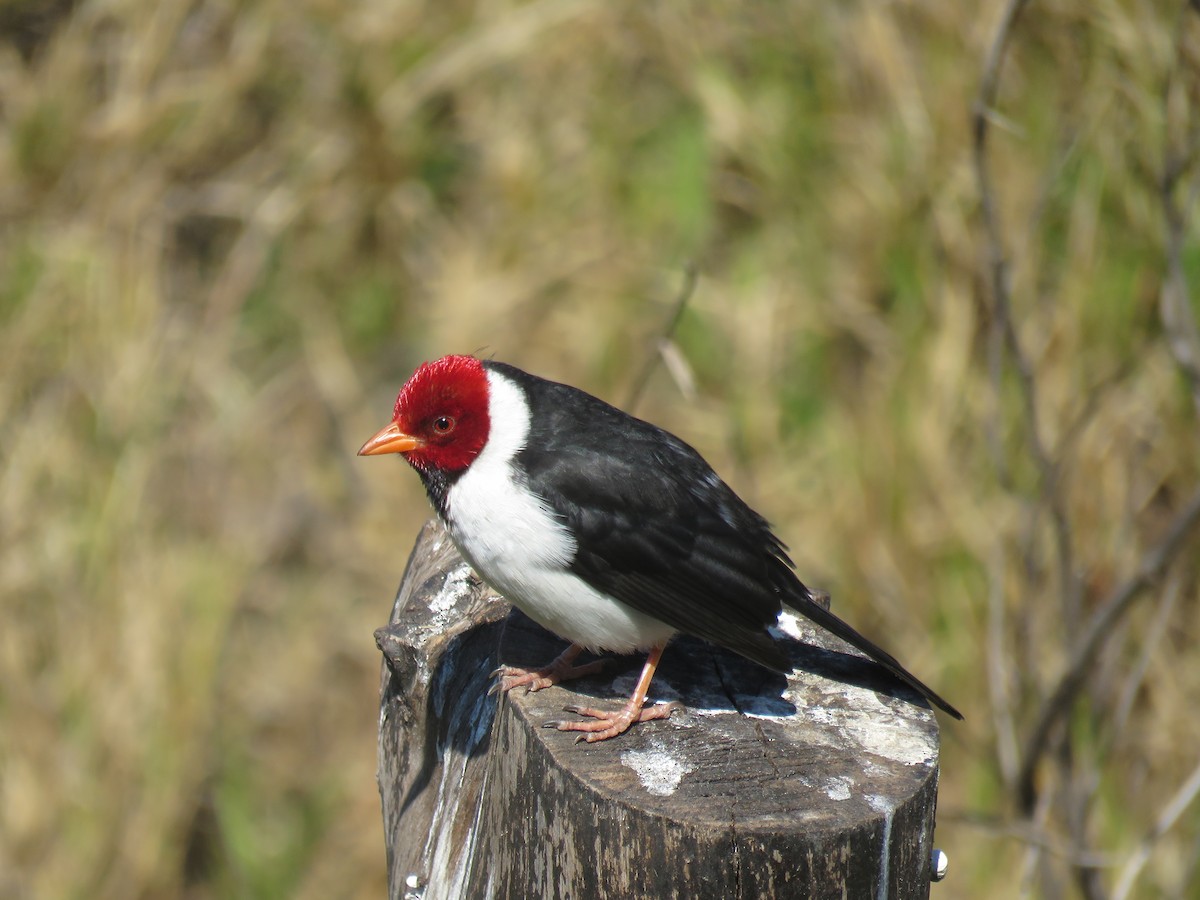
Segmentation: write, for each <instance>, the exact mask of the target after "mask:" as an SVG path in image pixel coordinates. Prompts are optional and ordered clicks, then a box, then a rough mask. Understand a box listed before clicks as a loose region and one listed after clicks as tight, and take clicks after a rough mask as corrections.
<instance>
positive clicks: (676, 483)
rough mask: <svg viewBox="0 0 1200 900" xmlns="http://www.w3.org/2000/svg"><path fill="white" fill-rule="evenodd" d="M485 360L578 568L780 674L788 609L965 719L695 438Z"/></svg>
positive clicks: (665, 618)
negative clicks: (832, 603)
mask: <svg viewBox="0 0 1200 900" xmlns="http://www.w3.org/2000/svg"><path fill="white" fill-rule="evenodd" d="M484 365H485V366H486V367H487V368H489V369H492V370H494V371H496V372H498V373H500V374H502V375H504V376H505V377H506V378H509V379H510V380H512V381H513V382H515V383H516V384H517V385H518V386H520V387H521V388H522V389H523V392H524V393H525V395H526V398H527V400H528V403H529V406H530V413H531V421H530V433H529V438H528V441H527V444H526V446H525V448H524V449H523V450H521V451H520V453H518V455H517V457H516V465H517V468H518V473H517V474H518V476H520V477H524V478H525V479H526V480H527V484H528V486H529V487H530V488H531V489H532V490H533V491H534V492H535V493H537V494H538V495H540V496H541V498H542V499H543V500H544V501H545V503H546V504H547V506H548V507H549V508H550V509H551V510H553V511H554V513H555V514H556V515H557V516H558V517H559V519H560V520H561V521H562V523H563V524H564V525H565V526H567V528H569V529H570V531H571V533H572V534H573V535H574V537H575V540H576V542H577V547H576V553H575V557H574V560H573V561H572V563H571V570H572V571H573V572H574V573H575V574H576V575H577V576H579V577H580V578H581V579H583V580H584V581H585V582H587V583H588V584H589V585H591V586H592V587H593V588H595V589H596V590H598V591H601V592H603V593H606V594H608V595H610V596H612V597H615V598H617V599H618V600H620V601H622V602H623V603H625V604H627V605H628V606H630V607H632V608H633V609H636V610H638V611H639V612H642V613H645V614H647V615H650V616H653V617H654V618H656V619H658V620H660V621H662V622H665V623H667V624H668V625H670V626H671V627H672V628H675V629H677V630H679V631H682V632H684V633H687V634H692V635H695V636H697V637H700V638H703V639H704V640H707V641H711V642H712V643H714V644H717V645H719V646H722V647H726V648H728V649H729V650H732V651H734V652H736V653H740V654H742V655H743V656H745V657H747V658H748V659H751V660H753V661H755V662H757V663H759V664H761V665H763V666H766V667H768V668H770V669H774V670H776V671H780V672H787V671H788V670H789V668H790V666H789V664H788V661H787V657H786V656H785V654H784V653H783V652H782V651H781V650H780V648H779V647H778V646H776V644H775V642H774V641H773V640H772V639H771V637H770V636H769V634H768V633H767V630H766V629H767V626H768V625H772V624H774V623H775V621H776V620H777V618H778V616H779V613H780V611H781V608H782V605H784V604H786V605H787V606H789V607H791V608H793V609H795V610H796V611H798V612H800V613H802V614H804V615H806V616H808V617H809V618H811V619H813V620H814V621H815V622H817V624H819V625H821V626H823V627H824V628H826V629H828V630H829V631H831V632H832V633H834V634H835V635H837V636H838V637H840V638H842V639H843V640H845V641H847V642H848V643H850V644H852V645H853V646H855V647H858V648H859V649H860V650H862V651H863V652H865V653H866V654H867V655H868V656H871V657H872V658H873V659H875V660H876V661H877V662H879V663H880V664H881V665H883V666H884V667H885V668H887V669H889V670H890V671H892V672H893V673H894V674H896V675H897V676H898V677H899V678H901V679H902V680H903V681H905V682H907V683H908V684H910V685H912V686H913V687H915V688H916V689H917V690H918V691H920V692H921V693H922V694H923V695H924V696H926V697H928V698H929V699H930V700H932V701H933V702H934V703H936V704H937V705H938V706H940V707H942V708H943V709H945V710H946V711H948V712H950V713H951V714H953V715H955V716H958V717H959V718H961V716H959V714H958V712H957V710H955V709H954V708H953V707H951V706H950V705H949V704H948V703H946V701H945V700H942V698H941V697H939V696H938V695H937V694H935V693H934V692H933V691H932V690H931V689H930V688H928V687H927V686H926V685H924V684H923V683H921V682H920V681H919V680H918V679H917V678H916V677H915V676H913V675H912V674H910V673H909V672H908V671H907V670H905V669H904V668H903V667H902V666H901V665H900V663H899V662H897V661H896V660H895V659H894V658H893V657H892V656H890V655H889V654H888V653H886V652H885V651H884V650H882V649H881V648H879V647H877V646H876V645H875V644H873V643H872V642H870V641H869V640H867V639H866V638H865V637H863V636H862V635H860V634H859V633H858V632H857V631H855V630H854V629H853V628H851V627H850V626H849V625H847V624H846V623H845V622H843V621H842V620H841V619H839V618H838V617H837V616H835V615H833V614H832V613H830V612H828V611H827V610H825V609H824V608H823V607H821V606H819V605H818V604H817V603H816V602H815V601H814V600H813V597H812V593H811V592H810V591H809V589H808V588H807V587H806V586H805V585H804V584H803V582H801V581H800V579H799V578H798V577H797V576H796V574H795V572H794V571H793V569H792V561H791V559H789V558H788V555H787V548H786V547H785V546H784V545H783V543H782V542H781V541H780V540H779V539H778V538H777V537H776V536H775V535H774V533H773V532H772V531H771V528H770V526H769V525H768V523H767V521H766V520H765V519H764V518H763V517H762V516H760V515H759V514H758V513H756V512H755V511H754V510H753V509H751V508H750V507H749V506H748V505H747V504H746V503H745V502H744V501H743V500H742V499H741V498H740V497H739V496H738V495H737V494H736V493H734V491H733V489H732V488H730V487H729V486H728V485H726V484H725V482H724V481H722V480H721V479H720V477H718V476H717V474H716V473H715V472H714V471H713V469H712V467H711V466H709V465H708V463H707V462H705V461H704V458H703V457H701V456H700V454H699V453H697V452H696V451H695V450H694V449H693V448H692V447H690V446H689V445H688V444H686V443H685V442H683V441H682V440H680V439H679V438H677V437H675V436H674V435H673V434H671V433H669V432H667V431H664V430H663V429H661V428H659V427H658V426H656V425H652V424H650V423H649V422H645V421H643V420H641V419H638V418H635V417H633V416H630V415H628V414H627V413H624V412H621V411H620V410H618V409H617V408H616V407H613V406H611V405H609V404H607V403H605V402H604V401H602V400H600V399H598V398H596V397H593V396H592V395H590V394H588V393H586V392H584V391H581V390H579V389H577V388H573V387H570V386H569V385H564V384H558V383H556V382H552V381H547V380H545V379H542V378H538V377H536V376H534V375H530V374H528V373H527V372H524V371H522V370H520V369H517V368H514V367H512V366H509V365H506V364H504V363H497V362H491V361H488V362H485V363H484Z"/></svg>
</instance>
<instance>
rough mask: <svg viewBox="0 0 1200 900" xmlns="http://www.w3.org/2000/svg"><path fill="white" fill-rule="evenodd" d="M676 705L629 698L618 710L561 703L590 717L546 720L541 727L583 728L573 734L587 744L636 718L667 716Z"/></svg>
mask: <svg viewBox="0 0 1200 900" xmlns="http://www.w3.org/2000/svg"><path fill="white" fill-rule="evenodd" d="M678 705H679V704H677V703H652V704H651V705H649V706H639V705H638V704H636V703H635V702H634V701H633V700H630V701H629V702H628V703H626V704H625V705H624V706H623V707H622V708H621V709H619V710H617V711H613V710H606V709H596V708H595V707H591V706H564V707H563V710H564V711H565V712H569V713H575V714H576V715H579V716H587V717H588V718H589V719H591V720H593V721H584V722H567V721H555V722H546V723H545V724H544V725H543V726H542V727H543V728H557V729H558V730H559V731H582V732H583V734H581V735H579V737H577V738H575V743H577V744H578V743H579V742H580V741H587V742H588V743H589V744H594V743H595V742H596V741H607V740H608V739H609V738H614V737H616V736H617V735H618V734H624V733H625V732H626V731H628V730H629V729H630V728H631V727H632V726H633V725H635V724H636V723H638V722H649V721H652V720H653V719H666V718H669V717H670V715H671V712H672V711H673V710H674V709H675V707H676V706H678Z"/></svg>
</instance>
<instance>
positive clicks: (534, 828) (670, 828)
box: [376, 523, 938, 900]
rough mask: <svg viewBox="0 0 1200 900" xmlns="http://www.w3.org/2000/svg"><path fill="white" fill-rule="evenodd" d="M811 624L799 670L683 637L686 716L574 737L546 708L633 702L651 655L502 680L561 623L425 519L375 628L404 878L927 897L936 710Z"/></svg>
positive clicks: (627, 891) (514, 887) (578, 899)
mask: <svg viewBox="0 0 1200 900" xmlns="http://www.w3.org/2000/svg"><path fill="white" fill-rule="evenodd" d="M797 627H798V634H799V637H800V639H799V640H794V639H793V640H787V638H783V639H784V640H787V642H788V644H789V646H790V648H791V653H792V656H793V660H794V662H795V664H796V671H795V672H794V673H793V674H792V675H791V676H790V677H788V678H784V677H783V676H780V675H775V674H773V673H771V672H768V671H767V670H765V669H762V668H760V667H759V666H756V665H754V664H753V663H749V662H747V661H745V660H743V659H741V658H740V657H738V656H735V655H733V654H729V653H726V652H725V651H722V650H719V649H716V648H713V647H711V646H709V645H707V644H705V643H703V642H700V641H696V640H692V639H690V638H683V637H681V638H677V639H676V640H675V641H673V642H672V644H671V645H670V646H669V647H668V649H667V652H666V654H665V655H664V657H663V663H662V666H661V667H660V668H659V671H658V675H657V676H656V677H655V679H654V685H653V687H652V689H651V697H652V698H653V699H660V700H678V701H680V703H681V704H682V705H681V707H680V708H679V709H677V710H676V711H675V712H674V713H673V714H672V716H671V718H670V719H669V720H665V721H656V722H650V723H646V724H643V725H637V726H634V728H633V729H632V730H630V731H629V732H628V733H626V734H624V735H622V736H621V737H619V738H617V739H615V740H610V741H605V742H602V743H599V744H592V745H589V744H576V743H575V737H576V736H575V735H573V734H570V733H563V732H558V731H555V730H552V729H547V728H543V727H541V726H542V725H543V724H544V723H546V722H548V721H552V720H555V719H559V718H562V717H563V715H564V714H563V712H562V708H563V706H565V705H568V704H572V703H581V704H584V705H596V704H612V705H614V707H615V706H616V705H617V704H619V703H620V702H623V700H624V698H625V697H626V696H627V695H628V693H629V689H630V687H631V686H632V684H633V680H634V679H635V678H636V676H637V672H638V668H639V667H640V665H641V662H642V660H641V659H640V658H638V657H628V658H620V659H618V660H616V661H615V662H614V663H613V664H612V665H610V667H609V668H608V670H606V671H605V672H604V673H602V674H601V675H598V676H595V677H592V678H588V679H583V680H580V681H578V682H575V683H572V684H570V685H568V686H566V687H554V688H550V689H548V690H545V691H539V692H538V693H534V694H528V693H525V692H524V691H522V690H520V689H518V690H517V691H514V692H513V693H511V694H509V695H508V696H507V697H504V698H497V697H489V696H487V690H488V688H489V686H490V684H491V679H490V677H489V673H490V672H491V671H492V669H494V668H495V667H496V665H498V663H499V662H501V661H502V662H507V663H514V664H542V663H545V662H548V661H549V660H550V659H551V658H553V657H554V655H555V654H557V653H558V652H559V651H560V650H562V648H563V647H564V646H565V642H564V641H561V640H559V639H558V638H556V637H554V636H553V635H550V634H548V633H547V632H545V631H544V630H542V629H540V628H539V627H538V626H536V625H534V624H533V623H532V622H530V621H529V620H528V619H526V618H525V617H524V616H522V615H521V614H520V613H519V612H516V611H513V612H512V613H511V614H510V607H509V605H508V604H507V603H505V602H504V601H503V600H502V599H501V598H499V597H498V596H497V595H496V594H494V593H493V592H492V591H490V590H489V589H488V588H486V587H485V586H484V585H482V584H481V583H480V582H479V580H478V579H477V578H476V577H475V576H474V575H473V574H472V573H471V571H470V569H469V568H468V567H467V565H466V564H465V563H464V562H463V561H462V558H461V557H460V556H459V555H458V552H457V550H456V549H455V548H454V545H453V544H452V543H451V541H450V540H449V538H448V537H447V536H446V534H445V532H444V531H443V530H442V528H441V527H440V525H438V524H436V523H430V524H429V525H426V526H425V528H424V530H422V532H421V534H420V536H419V537H418V539H417V543H416V546H415V548H414V550H413V554H412V557H411V558H410V559H409V564H408V569H407V571H406V572H405V575H404V579H403V582H402V583H401V586H400V591H399V594H398V596H397V598H396V603H395V607H394V609H393V613H392V619H391V624H389V625H388V626H387V627H386V628H381V629H380V630H379V631H377V632H376V640H377V642H378V644H379V647H380V649H381V650H382V651H383V655H384V663H385V664H384V666H383V679H382V688H381V711H380V725H379V790H380V794H381V796H382V800H383V818H384V829H385V838H386V841H387V852H388V869H389V884H390V892H389V895H390V897H391V898H393V900H401V898H410V900H418V898H419V900H441V898H448V900H457V898H517V900H529V898H537V900H548V898H570V900H589V898H596V900H599V898H618V897H620V898H627V897H648V898H671V897H677V898H700V897H703V898H708V897H713V898H722V900H724V898H755V900H757V898H762V897H772V898H788V897H797V898H799V897H803V898H812V897H818V898H820V897H831V898H832V897H839V898H841V897H854V898H859V897H866V898H905V900H907V898H917V897H927V896H928V895H929V885H930V877H931V864H930V859H931V853H932V851H933V844H932V839H933V823H934V811H935V806H936V802H937V771H938V770H937V762H938V730H937V722H936V720H935V719H934V716H933V713H932V712H931V711H930V710H929V709H927V708H926V707H925V706H924V705H918V704H920V703H921V700H920V698H919V697H917V696H916V695H915V694H909V693H908V692H907V690H906V689H905V688H903V687H898V686H896V685H895V684H893V683H892V682H891V681H890V680H888V679H887V678H886V677H885V676H882V675H880V674H879V673H878V671H877V670H876V669H875V668H874V667H873V666H872V665H871V664H869V663H866V662H864V661H863V660H862V659H860V658H859V657H858V656H856V655H853V654H852V652H851V651H849V650H848V648H846V647H845V646H844V645H841V644H840V643H839V642H838V641H837V640H836V639H835V638H832V637H831V636H829V635H826V634H824V633H823V632H820V631H818V630H817V629H815V628H813V627H811V626H809V625H808V623H807V621H801V622H800V623H798V626H797ZM786 628H787V630H788V631H793V630H795V628H794V627H793V625H791V624H788V625H786ZM893 695H895V696H893ZM913 701H915V702H913ZM497 713H498V714H497Z"/></svg>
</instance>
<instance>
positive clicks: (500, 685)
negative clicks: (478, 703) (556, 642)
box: [488, 657, 608, 697]
mask: <svg viewBox="0 0 1200 900" xmlns="http://www.w3.org/2000/svg"><path fill="white" fill-rule="evenodd" d="M606 665H608V660H607V659H597V660H593V661H592V662H589V663H584V664H583V665H581V666H574V665H571V663H570V662H566V661H564V660H563V658H562V657H559V658H558V659H556V660H554V662H552V663H550V665H548V666H543V667H542V668H540V669H524V668H521V667H519V666H497V667H496V668H495V669H493V670H492V672H491V674H490V675H488V678H498V679H499V680H498V681H497V682H496V683H495V684H493V685H492V686H491V688H489V689H488V696H489V697H490V696H492V695H494V694H498V693H501V692H503V693H505V694H507V693H508V692H509V691H511V690H512V689H513V688H518V687H524V688H525V693H527V694H532V693H536V692H537V691H540V690H544V689H545V688H548V687H553V686H554V685H556V684H559V683H560V682H563V681H570V680H571V679H574V678H582V677H583V676H584V675H593V674H595V673H596V672H600V671H602V670H603V669H604V667H605V666H606Z"/></svg>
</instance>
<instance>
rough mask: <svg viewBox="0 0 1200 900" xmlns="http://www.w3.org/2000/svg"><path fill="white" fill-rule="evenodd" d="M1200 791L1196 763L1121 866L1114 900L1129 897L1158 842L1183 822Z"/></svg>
mask: <svg viewBox="0 0 1200 900" xmlns="http://www.w3.org/2000/svg"><path fill="white" fill-rule="evenodd" d="M1198 794H1200V763H1198V764H1197V765H1196V768H1194V769H1193V770H1192V774H1191V775H1189V776H1188V777H1187V779H1186V780H1185V781H1184V782H1183V784H1181V785H1180V786H1179V789H1178V790H1177V791H1176V792H1175V794H1174V796H1173V797H1171V799H1170V801H1169V802H1168V803H1167V805H1166V807H1165V808H1164V809H1163V811H1162V812H1161V813H1160V814H1159V816H1158V820H1157V821H1155V823H1154V827H1153V828H1152V829H1151V830H1150V833H1149V834H1148V835H1146V837H1145V838H1143V839H1142V841H1141V843H1140V844H1138V846H1137V849H1135V850H1134V851H1133V853H1131V854H1130V855H1129V859H1127V860H1126V861H1125V865H1123V866H1122V867H1121V874H1120V876H1119V877H1118V878H1117V885H1116V887H1115V888H1113V900H1125V898H1127V897H1128V896H1129V894H1130V892H1131V891H1132V890H1133V885H1134V883H1135V882H1136V881H1137V877H1138V875H1140V874H1141V872H1142V869H1143V868H1144V867H1145V865H1146V863H1147V862H1148V861H1149V859H1150V854H1151V852H1152V851H1153V850H1154V845H1155V844H1156V843H1158V841H1159V840H1160V839H1161V838H1162V836H1163V835H1165V834H1166V833H1167V832H1168V831H1170V830H1171V828H1172V827H1173V826H1174V825H1175V823H1176V822H1178V821H1179V817H1180V816H1181V815H1183V813H1184V810H1186V809H1187V808H1188V807H1189V806H1190V805H1191V804H1192V801H1194V800H1195V799H1196V796H1197V795H1198Z"/></svg>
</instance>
